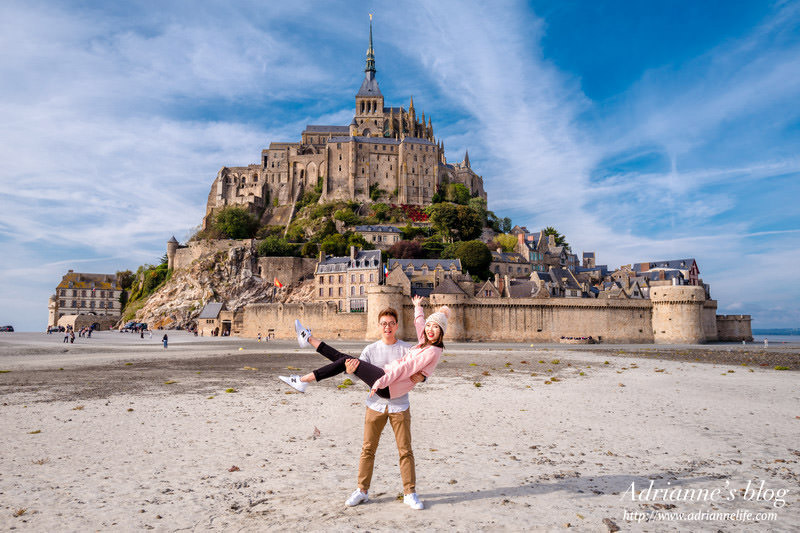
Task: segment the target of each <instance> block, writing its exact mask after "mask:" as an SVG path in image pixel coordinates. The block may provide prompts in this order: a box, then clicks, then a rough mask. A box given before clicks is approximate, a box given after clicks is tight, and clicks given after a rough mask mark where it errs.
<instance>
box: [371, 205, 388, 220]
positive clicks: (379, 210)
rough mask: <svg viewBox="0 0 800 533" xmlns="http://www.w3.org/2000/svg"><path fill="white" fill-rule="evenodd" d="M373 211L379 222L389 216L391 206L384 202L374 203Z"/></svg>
mask: <svg viewBox="0 0 800 533" xmlns="http://www.w3.org/2000/svg"><path fill="white" fill-rule="evenodd" d="M372 212H373V213H375V218H377V219H378V222H385V221H386V219H387V218H388V217H389V206H388V205H386V204H383V203H377V204H372Z"/></svg>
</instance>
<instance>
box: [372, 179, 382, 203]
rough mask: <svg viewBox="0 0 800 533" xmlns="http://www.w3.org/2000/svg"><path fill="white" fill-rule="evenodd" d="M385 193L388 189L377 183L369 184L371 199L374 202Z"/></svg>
mask: <svg viewBox="0 0 800 533" xmlns="http://www.w3.org/2000/svg"><path fill="white" fill-rule="evenodd" d="M384 194H386V191H384V190H383V189H381V188H380V187H378V184H377V183H373V184H372V185H370V186H369V199H370V200H372V201H373V202H377V201H378V199H379V198H380V197H381V196H383V195H384Z"/></svg>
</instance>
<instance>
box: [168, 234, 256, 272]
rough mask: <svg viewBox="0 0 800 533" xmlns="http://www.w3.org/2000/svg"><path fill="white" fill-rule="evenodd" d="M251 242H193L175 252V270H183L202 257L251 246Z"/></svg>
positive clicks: (226, 240)
mask: <svg viewBox="0 0 800 533" xmlns="http://www.w3.org/2000/svg"><path fill="white" fill-rule="evenodd" d="M251 242H252V241H251V240H250V239H244V240H234V239H213V240H201V241H191V242H190V243H189V244H188V245H187V246H186V247H184V248H178V249H177V250H176V251H175V259H174V263H173V265H174V266H173V269H175V270H180V269H182V268H187V267H189V265H191V264H192V261H195V260H197V259H200V258H201V257H206V256H208V255H212V254H215V253H217V252H227V251H228V250H230V249H231V248H238V247H240V246H250V243H251Z"/></svg>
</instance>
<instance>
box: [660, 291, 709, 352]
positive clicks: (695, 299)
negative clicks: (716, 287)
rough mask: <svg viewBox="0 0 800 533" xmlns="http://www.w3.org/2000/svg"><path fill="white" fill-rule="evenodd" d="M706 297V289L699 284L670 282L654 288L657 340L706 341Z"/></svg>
mask: <svg viewBox="0 0 800 533" xmlns="http://www.w3.org/2000/svg"><path fill="white" fill-rule="evenodd" d="M705 299H706V294H705V290H704V289H703V287H701V286H698V285H671V286H670V285H668V286H664V287H653V288H652V289H650V300H651V301H652V302H653V342H655V343H656V344H700V343H703V342H705V334H704V333H703V315H702V313H703V303H704V302H705Z"/></svg>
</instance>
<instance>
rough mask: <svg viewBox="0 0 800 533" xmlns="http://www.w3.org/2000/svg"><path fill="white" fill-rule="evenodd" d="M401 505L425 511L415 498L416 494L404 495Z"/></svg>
mask: <svg viewBox="0 0 800 533" xmlns="http://www.w3.org/2000/svg"><path fill="white" fill-rule="evenodd" d="M403 503H404V504H406V505H408V506H409V507H411V508H412V509H416V510H417V511H419V510H421V509H425V506H424V505H422V502H421V501H419V497H418V496H417V493H416V492H412V493H411V494H406V495H405V496H403Z"/></svg>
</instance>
